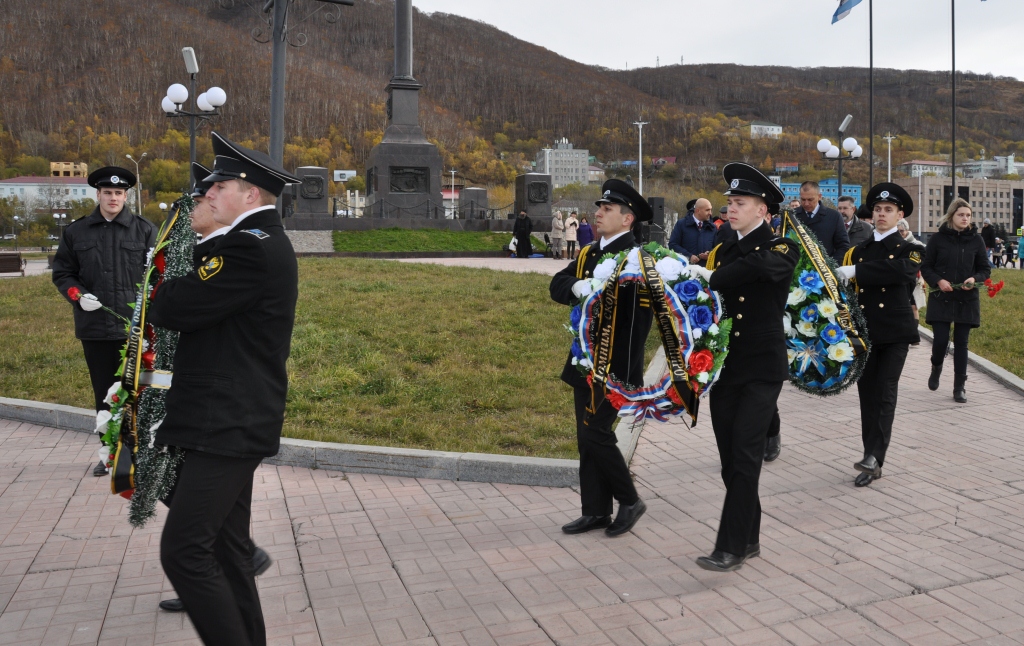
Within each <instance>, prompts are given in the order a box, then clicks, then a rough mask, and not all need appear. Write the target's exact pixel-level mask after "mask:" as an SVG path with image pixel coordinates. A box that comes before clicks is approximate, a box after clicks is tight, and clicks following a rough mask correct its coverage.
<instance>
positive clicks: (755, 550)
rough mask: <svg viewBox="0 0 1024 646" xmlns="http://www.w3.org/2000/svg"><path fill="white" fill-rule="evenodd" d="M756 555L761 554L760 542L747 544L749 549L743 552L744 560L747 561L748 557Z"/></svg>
mask: <svg viewBox="0 0 1024 646" xmlns="http://www.w3.org/2000/svg"><path fill="white" fill-rule="evenodd" d="M755 556H761V544H760V543H751V544H750V545H747V551H746V553H745V554H743V560H744V561H746V560H747V559H752V558H754V557H755Z"/></svg>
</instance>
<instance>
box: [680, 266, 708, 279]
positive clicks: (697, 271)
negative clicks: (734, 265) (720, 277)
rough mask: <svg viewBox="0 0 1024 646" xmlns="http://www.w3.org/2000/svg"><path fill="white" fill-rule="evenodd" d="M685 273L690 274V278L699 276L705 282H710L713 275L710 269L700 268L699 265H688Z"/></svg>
mask: <svg viewBox="0 0 1024 646" xmlns="http://www.w3.org/2000/svg"><path fill="white" fill-rule="evenodd" d="M686 271H688V272H689V273H690V278H696V277H697V276H700V277H701V278H703V279H704V280H705V281H707V282H711V274H713V273H714V272H713V271H711V270H710V269H707V268H706V267H701V266H700V265H690V266H688V267H687V268H686Z"/></svg>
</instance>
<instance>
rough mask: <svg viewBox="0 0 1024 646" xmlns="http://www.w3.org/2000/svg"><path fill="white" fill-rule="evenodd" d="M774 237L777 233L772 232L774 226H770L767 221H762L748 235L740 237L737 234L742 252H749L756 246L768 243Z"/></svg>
mask: <svg viewBox="0 0 1024 646" xmlns="http://www.w3.org/2000/svg"><path fill="white" fill-rule="evenodd" d="M774 237H775V234H774V233H773V232H772V228H771V227H770V226H768V225H767V224H766V223H764V222H762V223H761V224H760V225H759V226H758V227H757V228H756V229H754V230H753V231H751V232H750V233H748V234H747V235H745V236H743V237H742V238H739V236H738V235H737V238H738V240H739V242H738V243H737V244H738V245H739V247H740V253H743V254H748V253H750V252H751V251H753V250H754V247H757V246H760V245H763V244H766V243H767V242H768V241H769V240H771V239H772V238H774Z"/></svg>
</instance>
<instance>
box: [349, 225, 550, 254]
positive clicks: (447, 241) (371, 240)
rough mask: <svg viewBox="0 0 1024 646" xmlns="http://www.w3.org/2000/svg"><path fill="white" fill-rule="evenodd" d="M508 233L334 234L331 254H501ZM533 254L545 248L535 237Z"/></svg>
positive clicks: (389, 231)
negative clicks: (485, 252) (445, 252)
mask: <svg viewBox="0 0 1024 646" xmlns="http://www.w3.org/2000/svg"><path fill="white" fill-rule="evenodd" d="M511 240H512V234H511V233H494V232H491V231H444V230H440V229H374V230H372V231H335V232H334V250H335V251H501V249H502V248H503V247H504V246H505V245H507V244H508V243H509V242H511ZM533 248H534V250H535V251H538V252H541V253H543V252H544V251H547V246H545V245H544V243H543V242H542V241H541V240H538V239H537V238H536V237H535V238H534V239H533Z"/></svg>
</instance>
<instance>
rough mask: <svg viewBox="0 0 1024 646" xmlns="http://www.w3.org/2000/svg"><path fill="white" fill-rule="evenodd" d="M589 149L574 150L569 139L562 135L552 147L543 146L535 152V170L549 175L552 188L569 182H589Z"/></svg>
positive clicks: (566, 184)
mask: <svg viewBox="0 0 1024 646" xmlns="http://www.w3.org/2000/svg"><path fill="white" fill-rule="evenodd" d="M589 158H590V151H589V150H586V149H580V150H576V149H574V148H573V147H572V144H571V143H569V140H568V139H566V138H565V137H562V138H561V139H559V140H558V141H556V142H555V146H554V148H545V149H543V150H541V151H540V152H539V153H537V172H538V173H547V174H548V175H551V183H552V185H553V187H554V188H559V187H561V186H568V185H569V184H587V183H589V182H590V171H589V167H590V162H589Z"/></svg>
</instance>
